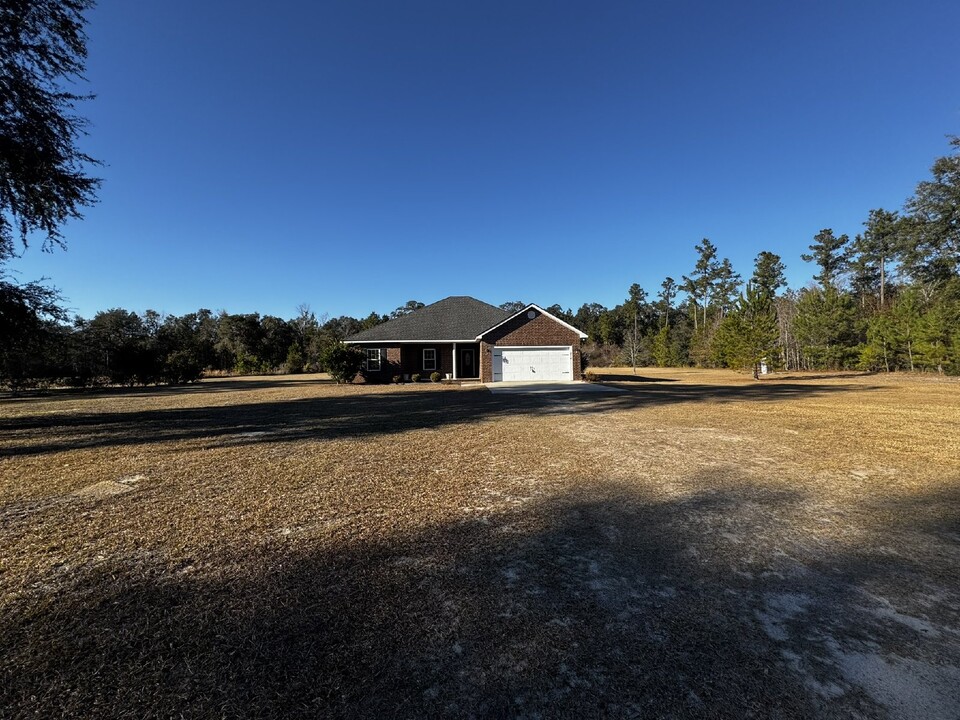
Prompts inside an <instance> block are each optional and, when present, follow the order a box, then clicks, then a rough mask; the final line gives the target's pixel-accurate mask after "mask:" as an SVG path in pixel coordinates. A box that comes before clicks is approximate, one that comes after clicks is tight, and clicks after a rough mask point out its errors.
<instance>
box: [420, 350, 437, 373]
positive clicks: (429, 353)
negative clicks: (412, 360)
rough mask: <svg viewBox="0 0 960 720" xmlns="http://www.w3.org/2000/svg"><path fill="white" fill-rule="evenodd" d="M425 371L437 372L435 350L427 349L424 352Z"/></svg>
mask: <svg viewBox="0 0 960 720" xmlns="http://www.w3.org/2000/svg"><path fill="white" fill-rule="evenodd" d="M423 369H424V370H436V369H437V351H436V350H434V349H433V348H427V349H426V350H424V351H423Z"/></svg>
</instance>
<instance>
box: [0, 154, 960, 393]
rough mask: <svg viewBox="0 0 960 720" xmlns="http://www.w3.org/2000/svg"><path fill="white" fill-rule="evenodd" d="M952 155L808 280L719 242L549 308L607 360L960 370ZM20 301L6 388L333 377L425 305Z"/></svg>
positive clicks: (959, 268)
mask: <svg viewBox="0 0 960 720" xmlns="http://www.w3.org/2000/svg"><path fill="white" fill-rule="evenodd" d="M951 147H952V148H953V152H952V153H951V154H949V155H947V156H945V157H942V158H940V159H938V160H937V161H936V162H935V163H934V165H933V168H932V171H931V178H929V179H927V180H924V181H922V182H920V183H919V184H918V185H917V188H916V191H915V193H914V194H913V196H912V197H911V198H909V199H908V200H907V202H906V203H905V204H904V207H903V209H902V211H889V210H885V209H874V210H871V211H870V212H869V214H868V216H867V218H866V219H865V220H864V222H863V227H862V230H861V231H860V232H859V233H857V234H856V235H854V236H853V237H850V236H849V235H846V234H839V235H838V234H837V233H835V232H834V231H833V230H832V229H830V228H825V229H823V230H821V231H820V232H818V233H817V234H816V235H815V236H814V237H813V238H812V241H811V244H810V246H809V253H806V254H804V255H803V256H802V260H803V261H805V262H808V263H810V264H812V265H813V266H814V267H815V268H816V272H815V274H814V276H813V277H814V281H813V282H812V283H811V284H810V285H809V286H807V287H803V288H800V289H791V288H788V287H787V283H786V279H785V270H786V267H785V264H784V262H783V260H782V258H781V257H780V256H779V255H777V254H776V253H774V252H772V251H769V250H764V251H762V252H760V253H759V254H758V255H757V256H756V259H755V261H754V266H753V268H752V270H751V273H750V275H749V277H748V278H746V280H744V277H743V276H742V275H741V274H740V273H739V272H737V271H736V270H735V268H734V267H733V265H732V263H731V262H730V260H729V259H727V258H725V257H721V255H720V251H719V249H718V248H717V246H716V245H714V244H713V243H712V242H711V241H710V240H709V239H706V238H705V239H703V240H702V241H701V242H700V243H698V244H697V245H696V246H695V248H694V258H693V262H692V267H691V268H690V269H689V271H688V274H682V275H680V278H679V280H677V279H674V278H673V277H667V278H664V280H663V282H662V283H661V284H660V287H659V289H658V290H657V291H656V294H655V295H652V296H651V295H650V294H648V292H647V291H646V290H644V289H643V288H642V287H640V286H639V285H637V284H634V285H632V286H630V288H628V290H627V293H626V298H625V299H624V301H623V302H622V303H620V304H618V305H617V306H615V307H613V308H607V307H604V306H603V305H601V304H599V303H584V304H583V305H581V306H580V308H579V309H577V310H576V311H573V310H572V309H564V308H563V307H561V306H559V305H552V306H550V307H548V308H547V310H548V311H549V312H551V313H553V314H554V315H556V316H557V317H559V318H561V319H563V320H566V321H567V322H569V323H571V324H573V325H575V326H576V327H578V328H580V329H582V330H583V331H584V332H586V333H587V334H588V335H589V340H588V342H587V345H586V347H585V351H584V355H585V357H586V358H587V362H589V363H591V364H593V365H614V364H628V365H633V366H634V367H639V366H644V365H656V366H661V367H666V366H683V365H689V366H698V367H729V368H738V369H740V368H745V369H752V370H753V371H754V373H756V372H757V371H758V369H759V367H760V365H761V363H765V364H767V365H768V366H769V367H770V368H771V369H783V370H841V369H863V370H883V371H895V370H911V371H914V370H921V371H930V372H937V373H951V374H960V152H958V151H960V139H957V138H953V139H951ZM20 292H21V294H23V293H26V294H28V295H29V298H28V300H29V302H24V301H22V298H21V302H20V303H19V304H18V303H17V302H12V303H11V302H7V304H6V305H5V306H0V319H2V323H3V327H2V328H0V329H2V331H3V337H4V341H3V345H2V349H0V381H2V382H3V384H4V385H6V386H8V387H14V388H19V387H26V386H36V385H47V384H62V385H72V386H88V385H97V384H105V383H110V384H152V383H180V382H190V381H194V380H197V379H199V378H200V377H201V376H202V375H203V374H205V373H208V374H209V373H214V374H216V373H237V374H249V373H273V372H289V373H296V372H309V371H318V370H325V369H328V365H329V364H330V362H331V361H330V355H329V353H331V352H332V351H333V349H334V348H336V347H338V345H339V344H340V342H341V341H342V340H343V339H344V338H345V337H347V336H349V335H351V334H353V333H355V332H359V331H360V330H364V329H366V328H369V327H372V326H374V325H376V324H378V323H381V322H385V321H386V320H389V319H390V318H393V317H399V316H401V315H404V314H407V313H409V312H413V311H414V310H417V309H418V308H420V307H423V303H422V302H419V301H416V300H410V301H409V302H407V303H406V304H405V305H403V306H401V307H398V308H397V309H396V310H394V311H393V312H391V313H388V314H383V315H380V314H378V313H376V312H371V313H370V314H369V315H368V316H366V317H365V318H362V319H361V318H353V317H346V316H344V317H337V318H328V317H326V316H321V317H320V318H318V317H317V316H316V315H315V314H314V313H313V312H312V311H311V310H310V308H309V307H308V306H306V305H304V306H301V307H300V308H298V311H297V314H296V316H295V317H293V318H291V319H282V318H279V317H275V316H272V315H263V316H261V315H259V314H257V313H253V314H230V313H227V312H225V311H221V312H219V313H213V312H211V311H210V310H205V309H201V310H198V311H197V312H194V313H189V314H187V315H182V316H175V315H169V316H161V315H160V314H158V313H157V312H155V311H152V310H148V311H146V312H144V313H140V314H138V313H135V312H132V311H129V310H124V309H119V308H117V309H112V310H106V311H103V312H99V313H97V314H96V315H95V316H94V317H92V318H90V319H84V318H75V319H73V320H72V321H69V322H68V321H67V318H66V314H65V313H64V312H63V310H62V309H60V307H59V305H58V303H57V301H58V296H57V295H56V293H55V292H54V291H52V290H51V289H49V288H46V287H44V286H41V285H36V284H33V285H27V286H20ZM6 299H7V300H9V298H6ZM523 306H524V303H523V302H522V301H519V300H518V301H513V302H508V303H504V304H503V305H502V307H503V308H504V309H507V310H517V309H520V308H522V307H523Z"/></svg>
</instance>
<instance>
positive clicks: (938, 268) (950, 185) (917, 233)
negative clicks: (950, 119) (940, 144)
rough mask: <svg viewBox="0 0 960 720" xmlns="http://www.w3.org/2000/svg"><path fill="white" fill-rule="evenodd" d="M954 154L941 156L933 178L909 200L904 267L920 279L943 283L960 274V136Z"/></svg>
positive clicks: (952, 142) (932, 171) (954, 140)
mask: <svg viewBox="0 0 960 720" xmlns="http://www.w3.org/2000/svg"><path fill="white" fill-rule="evenodd" d="M950 145H951V147H952V148H953V154H951V155H946V156H944V157H942V158H938V159H937V161H936V162H934V164H933V167H932V168H930V174H931V176H932V177H931V178H930V179H929V180H924V181H922V182H920V183H919V184H918V185H917V189H916V190H915V191H914V194H913V197H911V198H910V199H909V200H908V201H907V203H906V209H907V211H908V212H909V213H910V219H909V221H908V223H907V227H906V228H905V231H906V235H907V244H906V252H905V254H904V261H903V264H904V268H905V269H906V271H907V273H908V274H909V275H910V276H911V277H912V278H913V279H914V280H916V281H918V282H925V283H943V282H946V281H947V280H949V279H950V278H952V277H957V276H958V275H960V137H951V138H950Z"/></svg>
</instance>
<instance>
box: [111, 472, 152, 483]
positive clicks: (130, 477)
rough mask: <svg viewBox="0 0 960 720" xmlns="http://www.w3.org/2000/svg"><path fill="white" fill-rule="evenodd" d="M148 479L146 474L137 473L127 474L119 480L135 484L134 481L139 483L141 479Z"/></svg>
mask: <svg viewBox="0 0 960 720" xmlns="http://www.w3.org/2000/svg"><path fill="white" fill-rule="evenodd" d="M146 479H147V476H146V475H141V474H139V473H137V474H136V475H125V476H124V477H122V478H120V480H119V481H118V482H121V483H123V484H124V485H133V484H134V483H138V482H140V481H141V480H146Z"/></svg>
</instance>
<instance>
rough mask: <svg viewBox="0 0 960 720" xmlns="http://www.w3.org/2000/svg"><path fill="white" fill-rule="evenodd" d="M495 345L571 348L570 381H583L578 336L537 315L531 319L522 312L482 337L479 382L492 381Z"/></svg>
mask: <svg viewBox="0 0 960 720" xmlns="http://www.w3.org/2000/svg"><path fill="white" fill-rule="evenodd" d="M496 345H500V346H514V347H522V346H538V345H570V346H572V347H573V379H574V380H582V379H583V372H582V370H581V369H580V362H581V361H580V335H578V334H577V333H576V332H574V331H573V330H571V329H570V328H568V327H566V326H565V325H561V324H560V323H558V322H557V321H556V320H554V319H553V318H550V317H547V316H546V315H542V314H541V313H539V312H538V313H537V316H536V317H535V318H533V319H530V318H528V317H527V314H526V313H523V314H521V315H520V316H518V317H515V318H513V319H512V320H511V321H510V322H508V323H504V324H503V325H501V326H500V327H498V328H496V329H494V330H492V331H491V332H489V333H487V334H486V335H484V336H483V338H482V340H481V342H480V379H481V380H482V381H483V382H493V348H494V346H496Z"/></svg>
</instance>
